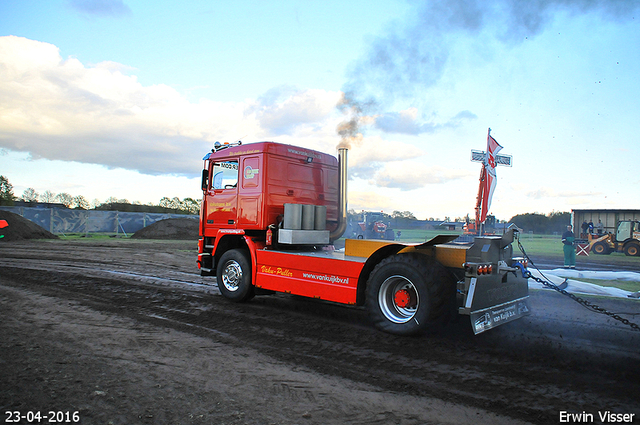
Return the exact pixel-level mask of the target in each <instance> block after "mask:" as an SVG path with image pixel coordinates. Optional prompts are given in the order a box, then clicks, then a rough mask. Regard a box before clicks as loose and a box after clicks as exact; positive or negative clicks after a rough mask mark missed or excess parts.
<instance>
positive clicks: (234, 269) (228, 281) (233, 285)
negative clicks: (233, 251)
mask: <svg viewBox="0 0 640 425" xmlns="http://www.w3.org/2000/svg"><path fill="white" fill-rule="evenodd" d="M240 282H242V267H240V264H239V263H238V262H237V261H235V260H232V261H229V262H227V263H226V264H225V265H224V270H223V271H222V284H223V285H224V287H225V288H226V289H227V291H229V292H235V291H237V290H238V288H239V287H240Z"/></svg>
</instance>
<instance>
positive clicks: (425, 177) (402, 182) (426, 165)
mask: <svg viewBox="0 0 640 425" xmlns="http://www.w3.org/2000/svg"><path fill="white" fill-rule="evenodd" d="M471 178H473V175H472V173H470V172H469V171H467V170H460V169H455V168H447V167H442V166H439V165H434V163H433V161H428V160H427V159H426V158H425V159H424V160H422V161H416V160H411V161H395V162H391V163H388V164H385V166H384V167H383V168H382V169H381V170H380V171H378V172H377V173H376V174H375V175H374V176H373V177H372V179H371V183H372V184H375V185H376V186H379V187H388V188H397V189H400V190H414V189H419V188H422V187H425V186H427V185H442V184H445V183H448V182H451V181H454V180H460V179H471Z"/></svg>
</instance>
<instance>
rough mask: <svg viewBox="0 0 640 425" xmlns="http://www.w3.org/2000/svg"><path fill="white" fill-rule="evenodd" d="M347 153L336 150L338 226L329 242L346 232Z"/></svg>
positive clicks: (343, 149)
mask: <svg viewBox="0 0 640 425" xmlns="http://www.w3.org/2000/svg"><path fill="white" fill-rule="evenodd" d="M347 151H348V149H347V148H346V147H340V148H338V176H339V177H338V178H339V189H338V198H339V199H338V226H337V227H336V228H335V230H333V231H332V232H331V234H330V235H329V240H330V241H331V242H333V241H335V240H336V239H340V237H341V236H342V235H343V234H344V232H345V230H347Z"/></svg>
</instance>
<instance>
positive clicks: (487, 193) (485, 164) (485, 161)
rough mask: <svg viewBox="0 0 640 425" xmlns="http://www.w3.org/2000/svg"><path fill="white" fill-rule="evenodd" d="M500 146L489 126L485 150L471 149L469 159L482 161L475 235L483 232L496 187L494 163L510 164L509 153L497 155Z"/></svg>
mask: <svg viewBox="0 0 640 425" xmlns="http://www.w3.org/2000/svg"><path fill="white" fill-rule="evenodd" d="M501 149H502V146H500V144H499V143H498V142H497V141H496V139H494V138H493V137H491V128H489V130H488V131H487V151H486V152H482V151H474V150H472V151H471V161H477V162H482V169H481V170H480V185H479V187H478V196H477V197H476V223H475V233H476V235H482V234H483V233H484V231H483V230H481V226H482V228H483V227H484V222H485V221H486V220H487V215H488V213H489V207H490V206H491V199H492V198H493V192H494V191H495V188H496V165H506V166H509V167H510V166H511V156H510V155H498V152H500V150H501Z"/></svg>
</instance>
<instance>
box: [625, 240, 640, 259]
mask: <svg viewBox="0 0 640 425" xmlns="http://www.w3.org/2000/svg"><path fill="white" fill-rule="evenodd" d="M624 253H625V255H628V256H630V257H638V256H640V244H637V243H635V242H631V243H630V244H628V245H627V246H625V247H624Z"/></svg>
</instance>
